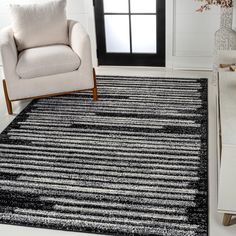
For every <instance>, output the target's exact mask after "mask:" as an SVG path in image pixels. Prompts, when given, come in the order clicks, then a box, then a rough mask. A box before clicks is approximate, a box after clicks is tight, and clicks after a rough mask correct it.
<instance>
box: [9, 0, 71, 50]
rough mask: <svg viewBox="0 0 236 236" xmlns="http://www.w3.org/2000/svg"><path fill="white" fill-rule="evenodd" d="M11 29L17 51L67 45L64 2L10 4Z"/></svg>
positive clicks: (61, 0) (59, 0) (63, 0)
mask: <svg viewBox="0 0 236 236" xmlns="http://www.w3.org/2000/svg"><path fill="white" fill-rule="evenodd" d="M10 9H11V14H12V20H13V22H12V23H13V24H12V28H13V33H14V38H15V41H16V45H17V49H18V51H22V50H24V49H27V48H33V47H40V46H45V45H52V44H68V42H69V40H68V25H67V17H66V0H58V1H51V2H47V3H43V4H42V3H40V4H38V3H37V4H22V5H19V4H11V5H10Z"/></svg>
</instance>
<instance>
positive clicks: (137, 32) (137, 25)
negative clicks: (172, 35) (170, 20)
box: [131, 15, 157, 53]
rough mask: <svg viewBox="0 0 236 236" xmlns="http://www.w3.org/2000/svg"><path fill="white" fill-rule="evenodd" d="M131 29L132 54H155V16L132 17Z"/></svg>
mask: <svg viewBox="0 0 236 236" xmlns="http://www.w3.org/2000/svg"><path fill="white" fill-rule="evenodd" d="M145 26H148V27H145ZM131 29H132V31H131V32H132V52H133V53H156V52H157V47H156V46H157V32H156V16H155V15H148V16H146V15H132V16H131Z"/></svg>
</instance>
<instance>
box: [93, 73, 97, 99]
mask: <svg viewBox="0 0 236 236" xmlns="http://www.w3.org/2000/svg"><path fill="white" fill-rule="evenodd" d="M93 81H94V88H93V101H97V100H98V94H97V82H96V72H95V69H94V68H93Z"/></svg>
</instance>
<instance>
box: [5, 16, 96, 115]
mask: <svg viewBox="0 0 236 236" xmlns="http://www.w3.org/2000/svg"><path fill="white" fill-rule="evenodd" d="M68 33H69V45H58V44H55V45H49V46H42V47H35V48H29V49H26V50H23V51H22V52H20V53H19V52H18V51H17V46H16V43H15V39H14V35H13V31H12V29H11V28H10V27H8V28H4V29H3V30H1V32H0V52H1V56H2V63H3V71H4V76H5V80H3V87H4V92H5V98H6V104H7V109H8V113H9V114H12V104H11V102H13V101H17V100H23V99H29V98H32V99H33V98H42V97H48V96H56V95H62V94H66V93H72V92H78V91H81V90H92V92H93V100H94V101H96V100H97V87H96V75H95V71H94V69H93V66H92V58H91V46H90V39H89V36H88V34H87V33H86V32H85V30H84V28H83V27H82V26H81V24H80V23H78V22H75V21H72V20H68Z"/></svg>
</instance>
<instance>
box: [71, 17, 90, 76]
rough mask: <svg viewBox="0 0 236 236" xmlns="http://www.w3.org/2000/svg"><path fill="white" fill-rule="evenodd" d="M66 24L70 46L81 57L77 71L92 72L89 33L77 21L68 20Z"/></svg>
mask: <svg viewBox="0 0 236 236" xmlns="http://www.w3.org/2000/svg"><path fill="white" fill-rule="evenodd" d="M68 26H69V43H70V46H71V48H72V50H73V51H74V52H75V53H76V54H77V55H78V56H79V57H80V59H81V65H80V67H79V71H81V73H82V72H83V71H84V72H85V71H87V72H88V70H89V73H90V74H92V70H93V64H92V54H91V44H90V38H89V35H88V34H87V32H86V31H85V29H84V28H83V26H82V25H81V24H80V23H79V22H76V21H73V20H68Z"/></svg>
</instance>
